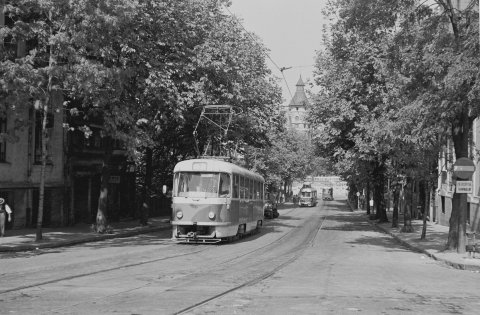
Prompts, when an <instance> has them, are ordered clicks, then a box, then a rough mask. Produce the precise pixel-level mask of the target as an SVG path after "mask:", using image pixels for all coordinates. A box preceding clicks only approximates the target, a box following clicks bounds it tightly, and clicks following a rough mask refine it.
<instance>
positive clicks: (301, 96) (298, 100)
mask: <svg viewBox="0 0 480 315" xmlns="http://www.w3.org/2000/svg"><path fill="white" fill-rule="evenodd" d="M296 87H297V89H296V91H295V94H294V95H293V98H292V100H291V101H290V103H289V104H288V106H286V109H285V116H286V119H287V126H286V127H287V129H294V130H297V131H300V132H305V133H308V130H309V125H308V122H307V115H308V109H309V108H310V106H311V105H310V102H309V101H308V98H307V94H306V93H305V83H304V82H303V80H302V77H301V76H300V78H299V79H298V82H297V84H296Z"/></svg>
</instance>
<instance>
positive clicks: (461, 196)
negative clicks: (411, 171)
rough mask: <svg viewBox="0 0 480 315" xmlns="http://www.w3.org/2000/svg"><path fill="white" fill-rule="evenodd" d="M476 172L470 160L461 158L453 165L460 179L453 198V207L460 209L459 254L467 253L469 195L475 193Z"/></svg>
mask: <svg viewBox="0 0 480 315" xmlns="http://www.w3.org/2000/svg"><path fill="white" fill-rule="evenodd" d="M474 172H475V164H474V163H473V161H472V160H470V159H468V158H459V159H457V160H456V161H455V163H454V164H453V174H454V176H455V177H456V178H457V179H458V178H460V179H464V180H463V181H462V180H460V181H459V180H457V181H456V183H455V193H456V194H458V196H455V195H454V196H453V200H452V203H453V205H455V204H457V206H458V209H459V212H458V213H459V215H458V231H457V233H458V234H457V238H458V244H457V252H458V253H460V254H463V253H465V251H466V243H467V242H466V241H467V234H466V233H467V206H468V205H467V193H472V192H473V187H472V186H473V185H472V181H471V177H472V175H473V173H474Z"/></svg>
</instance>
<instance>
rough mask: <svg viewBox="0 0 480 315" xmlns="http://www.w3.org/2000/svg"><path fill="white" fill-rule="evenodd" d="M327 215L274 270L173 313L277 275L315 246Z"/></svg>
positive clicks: (198, 305) (188, 309)
mask: <svg viewBox="0 0 480 315" xmlns="http://www.w3.org/2000/svg"><path fill="white" fill-rule="evenodd" d="M327 217H328V216H323V217H322V219H321V223H320V224H318V225H317V228H316V229H314V230H312V231H311V232H310V233H309V235H308V237H307V240H308V241H307V242H306V243H305V244H304V245H303V246H301V247H299V248H296V249H295V250H293V251H292V253H293V254H294V255H293V256H292V257H290V258H289V259H287V260H286V261H284V262H282V263H281V264H279V265H278V266H276V267H275V268H273V269H272V270H269V271H268V272H265V273H263V274H261V275H259V276H257V277H255V278H253V279H250V280H248V281H246V282H244V283H241V284H238V285H236V286H234V287H232V288H230V289H228V290H225V291H223V292H220V293H218V294H216V295H214V296H212V297H209V298H206V299H204V300H202V301H200V302H198V303H195V304H193V305H191V306H188V307H186V308H183V309H181V310H179V311H177V312H175V313H173V314H174V315H180V314H187V313H189V312H192V311H194V310H196V309H199V308H200V307H202V306H203V305H206V304H207V303H210V302H213V301H215V300H217V299H220V298H222V297H224V296H226V295H228V294H230V293H232V292H235V291H238V290H240V289H242V288H245V287H249V286H253V285H255V284H257V283H260V282H261V281H263V280H265V279H268V278H270V277H272V276H273V275H275V274H276V273H277V272H278V271H280V270H281V269H283V268H285V267H286V266H288V265H290V264H292V263H293V262H295V261H296V260H297V259H299V258H300V257H301V256H302V255H303V253H304V251H305V250H306V249H307V248H309V247H312V246H313V244H314V242H315V239H316V237H317V235H318V233H319V231H320V230H321V229H322V227H323V223H324V222H325V221H326V220H327ZM292 231H293V229H292V230H291V231H290V232H292ZM290 232H289V233H290ZM289 233H287V234H285V235H284V236H283V237H286V236H287V235H288V234H289ZM283 237H282V238H283ZM279 240H280V239H278V241H279ZM253 252H255V251H252V253H253Z"/></svg>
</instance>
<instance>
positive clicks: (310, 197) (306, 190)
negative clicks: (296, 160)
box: [298, 184, 317, 207]
mask: <svg viewBox="0 0 480 315" xmlns="http://www.w3.org/2000/svg"><path fill="white" fill-rule="evenodd" d="M298 196H299V197H300V200H299V205H300V207H302V206H307V207H315V206H316V205H317V190H316V189H315V188H313V187H312V186H311V185H308V184H304V185H303V187H302V188H301V189H300V192H299V194H298Z"/></svg>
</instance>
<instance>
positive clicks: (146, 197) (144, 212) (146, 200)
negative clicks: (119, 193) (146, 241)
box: [140, 147, 153, 225]
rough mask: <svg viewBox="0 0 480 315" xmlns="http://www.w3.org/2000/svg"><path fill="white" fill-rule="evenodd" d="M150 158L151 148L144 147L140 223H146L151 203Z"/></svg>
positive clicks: (151, 173) (151, 155) (151, 171)
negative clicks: (143, 177)
mask: <svg viewBox="0 0 480 315" xmlns="http://www.w3.org/2000/svg"><path fill="white" fill-rule="evenodd" d="M152 160H153V150H152V148H150V147H147V148H145V179H144V183H143V189H142V206H141V208H140V224H141V225H147V224H148V214H149V210H150V204H151V200H150V199H151V198H150V196H151V192H152V175H153V169H152Z"/></svg>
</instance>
